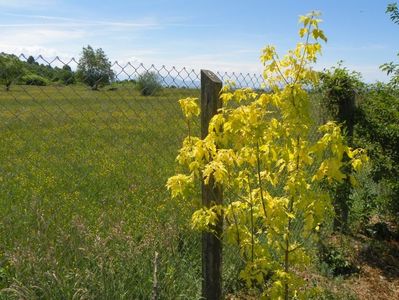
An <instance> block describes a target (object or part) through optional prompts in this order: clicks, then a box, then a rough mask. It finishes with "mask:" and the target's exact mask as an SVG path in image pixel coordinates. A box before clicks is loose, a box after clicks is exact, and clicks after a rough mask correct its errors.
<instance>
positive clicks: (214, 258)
mask: <svg viewBox="0 0 399 300" xmlns="http://www.w3.org/2000/svg"><path fill="white" fill-rule="evenodd" d="M221 89H222V81H221V80H220V79H219V78H218V77H217V76H216V75H215V74H214V73H212V72H211V71H208V70H201V137H202V138H205V137H206V136H207V135H208V127H209V121H210V120H211V119H212V117H213V116H214V115H215V114H217V110H218V109H219V108H221V106H222V103H221V100H220V99H219V93H220V90H221ZM202 204H203V205H204V206H206V207H211V206H212V205H215V204H222V189H221V187H220V186H215V185H214V181H213V180H212V178H211V180H210V181H209V184H208V185H206V184H204V183H202ZM214 230H215V234H213V233H209V232H204V233H203V234H202V277H203V280H202V297H203V298H204V299H206V300H220V299H221V298H222V241H221V234H222V230H223V219H222V218H220V219H219V221H218V222H217V224H216V226H215V228H214Z"/></svg>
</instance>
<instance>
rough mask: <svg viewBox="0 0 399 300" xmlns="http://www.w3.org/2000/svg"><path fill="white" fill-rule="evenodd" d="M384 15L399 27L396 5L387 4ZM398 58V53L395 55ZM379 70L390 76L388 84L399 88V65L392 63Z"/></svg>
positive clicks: (398, 12) (398, 11)
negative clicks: (387, 15)
mask: <svg viewBox="0 0 399 300" xmlns="http://www.w3.org/2000/svg"><path fill="white" fill-rule="evenodd" d="M386 13H387V14H389V16H390V18H391V20H392V22H394V23H395V24H398V25H399V10H398V4H397V3H391V4H388V6H387V9H386ZM397 56H398V57H399V53H398V54H397ZM380 69H381V70H382V71H384V72H386V73H387V75H390V76H391V81H390V84H391V85H392V86H395V87H399V64H398V63H395V62H393V61H391V62H388V63H385V64H383V65H381V66H380Z"/></svg>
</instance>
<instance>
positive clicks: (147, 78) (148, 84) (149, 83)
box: [136, 71, 162, 96]
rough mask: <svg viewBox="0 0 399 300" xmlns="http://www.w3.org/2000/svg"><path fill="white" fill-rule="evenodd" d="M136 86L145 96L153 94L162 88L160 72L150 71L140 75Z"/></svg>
mask: <svg viewBox="0 0 399 300" xmlns="http://www.w3.org/2000/svg"><path fill="white" fill-rule="evenodd" d="M136 87H137V89H138V90H139V91H140V93H141V95H143V96H150V95H153V94H155V93H156V92H157V91H159V90H160V89H162V85H161V83H160V80H159V76H158V74H157V73H155V72H149V71H147V72H145V73H143V74H141V75H140V76H139V78H138V79H137V83H136Z"/></svg>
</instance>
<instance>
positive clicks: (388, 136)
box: [355, 83, 399, 217]
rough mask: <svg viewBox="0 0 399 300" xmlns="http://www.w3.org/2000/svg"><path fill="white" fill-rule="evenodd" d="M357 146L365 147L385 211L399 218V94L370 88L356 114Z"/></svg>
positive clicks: (379, 86) (377, 86)
mask: <svg viewBox="0 0 399 300" xmlns="http://www.w3.org/2000/svg"><path fill="white" fill-rule="evenodd" d="M356 123H357V124H356V128H355V143H356V145H358V146H360V145H361V146H362V147H365V148H366V149H367V151H368V154H369V156H370V158H371V162H372V170H371V176H372V179H373V181H374V182H376V183H378V185H379V191H378V197H376V198H375V199H374V201H376V202H377V203H378V205H379V206H380V208H381V209H387V210H388V211H389V212H391V213H393V214H394V215H396V216H397V217H399V182H398V180H397V178H398V176H399V90H398V89H394V88H392V86H389V85H385V84H381V83H378V84H375V85H372V86H370V87H369V89H368V93H367V94H366V95H365V96H364V97H363V99H362V101H360V102H359V107H358V110H357V114H356Z"/></svg>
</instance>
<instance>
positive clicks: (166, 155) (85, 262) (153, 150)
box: [0, 85, 201, 299]
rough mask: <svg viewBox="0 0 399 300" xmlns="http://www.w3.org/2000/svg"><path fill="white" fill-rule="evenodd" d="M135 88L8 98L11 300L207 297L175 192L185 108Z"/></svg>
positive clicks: (3, 265)
mask: <svg viewBox="0 0 399 300" xmlns="http://www.w3.org/2000/svg"><path fill="white" fill-rule="evenodd" d="M198 94H199V90H195V89H163V90H162V91H160V92H158V93H157V94H156V95H154V96H147V97H144V96H140V94H139V92H138V91H136V90H135V89H134V88H133V85H132V86H129V85H124V86H122V85H121V86H119V87H117V88H116V89H113V90H110V89H107V88H104V89H103V90H101V91H92V90H90V89H89V88H87V87H85V86H83V85H82V86H81V85H73V86H54V85H53V86H46V87H39V86H22V85H18V86H13V87H12V89H11V91H9V92H5V91H3V90H2V91H1V92H0V141H1V142H0V219H1V220H2V222H0V240H1V244H0V290H1V289H3V290H2V292H1V293H0V299H13V298H15V299H39V298H40V299H94V298H95V299H131V297H132V295H134V298H136V299H148V298H150V297H151V293H152V285H153V260H154V255H155V252H158V253H159V254H160V261H159V266H158V268H159V270H158V274H159V277H160V278H159V279H158V282H159V287H158V288H159V289H160V294H161V295H163V296H162V298H164V297H165V298H171V297H173V298H174V299H179V298H182V299H191V298H193V299H194V298H198V296H199V294H200V274H201V258H200V240H199V238H200V236H199V235H197V234H195V233H193V232H191V231H190V232H188V230H190V229H189V222H188V219H189V218H190V215H191V211H192V210H191V208H190V206H191V204H187V205H186V206H184V205H182V204H180V205H177V204H176V203H174V202H173V201H170V197H169V195H168V193H167V191H166V188H165V183H166V180H167V178H168V177H169V176H171V175H172V174H173V173H174V171H175V157H176V155H177V151H178V149H179V147H180V146H181V141H182V139H183V137H184V136H185V135H186V132H187V129H186V124H185V123H184V119H183V118H182V115H181V112H180V109H179V105H178V102H177V100H178V99H180V98H182V97H187V96H197V97H198Z"/></svg>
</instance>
